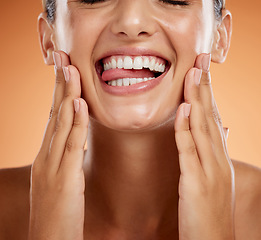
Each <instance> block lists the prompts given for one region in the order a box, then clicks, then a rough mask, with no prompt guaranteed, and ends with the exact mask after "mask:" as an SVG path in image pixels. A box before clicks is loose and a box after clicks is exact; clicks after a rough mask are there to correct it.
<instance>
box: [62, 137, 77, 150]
mask: <svg viewBox="0 0 261 240" xmlns="http://www.w3.org/2000/svg"><path fill="white" fill-rule="evenodd" d="M75 148H76V144H75V143H74V141H72V139H70V138H69V139H68V140H67V142H66V146H65V149H66V151H68V152H71V151H73V150H74V149H75Z"/></svg>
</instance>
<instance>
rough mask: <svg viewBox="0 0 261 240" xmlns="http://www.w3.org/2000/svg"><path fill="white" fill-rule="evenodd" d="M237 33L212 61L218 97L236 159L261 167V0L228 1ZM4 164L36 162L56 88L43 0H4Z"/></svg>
mask: <svg viewBox="0 0 261 240" xmlns="http://www.w3.org/2000/svg"><path fill="white" fill-rule="evenodd" d="M227 8H228V9H230V10H231V12H232V14H233V37H232V45H231V50H230V52H229V55H228V59H227V61H226V62H225V63H224V64H222V65H214V64H213V65H212V66H211V72H212V83H213V89H214V94H215V98H216V101H217V104H218V107H219V111H220V114H221V116H222V119H223V125H224V126H225V127H229V129H230V133H229V138H228V150H229V154H230V157H231V158H232V159H237V160H240V161H244V162H248V163H250V164H254V165H256V166H259V167H261V157H260V156H261V144H260V143H261V140H260V138H261V111H260V110H261V108H260V103H261V93H260V92H261V75H260V69H261V66H260V63H261V61H260V56H261V14H260V10H261V1H259V0H254V1H251V2H247V1H245V0H228V1H227ZM0 9H1V14H0V26H1V28H0V29H1V30H0V31H1V34H0V50H1V58H0V69H1V78H0V89H1V94H0V102H1V119H0V146H1V157H0V168H6V167H18V166H23V165H27V164H31V163H32V162H33V160H34V158H35V156H36V155H37V153H38V150H39V148H40V145H41V141H42V137H43V134H44V130H45V125H46V123H47V120H48V117H49V111H50V107H51V102H52V93H53V87H54V73H53V67H46V66H45V65H44V62H43V59H42V56H41V51H40V48H39V43H38V36H37V16H38V14H39V13H40V12H41V11H42V7H41V0H23V1H19V0H16V1H1V3H0Z"/></svg>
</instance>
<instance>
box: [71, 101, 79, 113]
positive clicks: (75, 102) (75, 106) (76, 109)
mask: <svg viewBox="0 0 261 240" xmlns="http://www.w3.org/2000/svg"><path fill="white" fill-rule="evenodd" d="M73 104H74V110H75V112H79V110H80V101H79V100H78V99H74V100H73Z"/></svg>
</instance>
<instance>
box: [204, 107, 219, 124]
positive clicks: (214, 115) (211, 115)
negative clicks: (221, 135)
mask: <svg viewBox="0 0 261 240" xmlns="http://www.w3.org/2000/svg"><path fill="white" fill-rule="evenodd" d="M207 116H208V117H209V118H213V119H214V121H215V122H216V124H218V125H219V126H222V119H221V117H220V115H219V113H218V112H217V110H216V109H215V108H212V109H210V110H208V111H207Z"/></svg>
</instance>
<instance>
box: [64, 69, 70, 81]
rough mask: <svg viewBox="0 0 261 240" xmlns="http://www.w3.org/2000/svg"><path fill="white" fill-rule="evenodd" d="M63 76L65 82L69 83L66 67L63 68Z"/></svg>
mask: <svg viewBox="0 0 261 240" xmlns="http://www.w3.org/2000/svg"><path fill="white" fill-rule="evenodd" d="M63 74H64V78H65V81H66V82H69V80H70V71H69V69H68V67H63Z"/></svg>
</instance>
